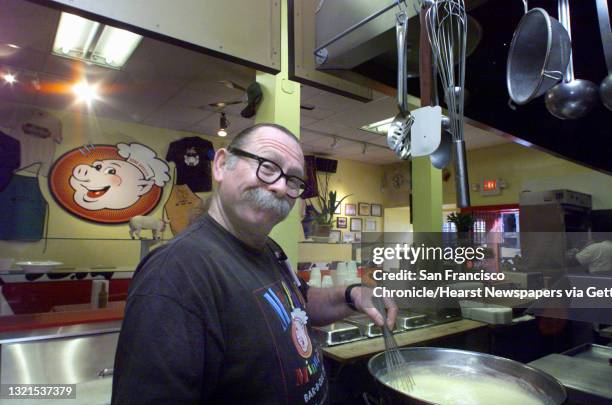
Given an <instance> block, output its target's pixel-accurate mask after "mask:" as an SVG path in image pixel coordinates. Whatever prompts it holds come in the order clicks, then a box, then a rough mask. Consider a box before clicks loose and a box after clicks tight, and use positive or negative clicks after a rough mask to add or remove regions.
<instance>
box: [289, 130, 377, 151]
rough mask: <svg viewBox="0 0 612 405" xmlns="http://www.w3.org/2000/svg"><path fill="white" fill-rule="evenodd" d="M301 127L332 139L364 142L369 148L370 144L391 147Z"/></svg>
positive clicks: (375, 146) (374, 146)
mask: <svg viewBox="0 0 612 405" xmlns="http://www.w3.org/2000/svg"><path fill="white" fill-rule="evenodd" d="M300 129H301V130H303V131H307V132H312V133H314V134H317V135H321V136H325V137H328V138H332V139H341V140H343V141H348V142H353V143H359V144H362V145H368V148H370V146H371V147H373V148H380V149H385V150H389V148H388V147H387V146H382V145H377V144H375V143H372V142H367V141H359V140H357V139H352V138H347V137H345V136H340V135H334V134H330V133H327V132H323V131H318V130H316V129H310V128H306V127H300ZM381 137H382V135H381Z"/></svg>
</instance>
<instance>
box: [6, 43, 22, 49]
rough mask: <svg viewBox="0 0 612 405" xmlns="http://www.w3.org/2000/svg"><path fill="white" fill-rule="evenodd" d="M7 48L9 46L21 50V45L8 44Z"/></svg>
mask: <svg viewBox="0 0 612 405" xmlns="http://www.w3.org/2000/svg"><path fill="white" fill-rule="evenodd" d="M6 46H8V47H9V48H13V49H20V48H21V47H20V46H19V45H15V44H6Z"/></svg>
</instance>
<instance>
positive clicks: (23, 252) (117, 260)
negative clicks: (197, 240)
mask: <svg viewBox="0 0 612 405" xmlns="http://www.w3.org/2000/svg"><path fill="white" fill-rule="evenodd" d="M9 105H10V104H6V103H0V107H5V106H9ZM49 113H50V114H52V115H54V116H56V117H58V118H60V119H61V121H62V134H63V138H64V139H63V141H62V143H61V144H59V145H56V149H55V158H56V159H57V158H58V157H59V156H61V155H62V154H64V153H65V152H67V151H69V150H72V149H74V148H77V147H79V146H81V145H83V144H84V143H85V142H87V141H89V142H91V143H94V144H115V143H119V142H140V143H142V144H144V145H147V146H148V147H150V148H151V149H153V150H154V151H155V152H156V153H157V155H158V157H161V158H162V159H165V156H166V152H167V150H168V145H169V144H170V143H171V142H173V141H175V140H178V139H181V138H183V137H191V136H201V135H200V134H195V133H192V132H184V131H172V130H167V129H162V128H156V127H150V126H145V125H139V124H134V123H126V122H121V121H115V120H110V119H106V118H98V117H93V116H90V115H80V114H76V113H71V112H59V111H49ZM201 137H202V138H204V139H208V140H209V141H211V142H212V143H213V145H214V147H215V149H217V148H219V147H221V146H222V145H223V141H222V140H221V139H220V138H218V137H209V136H201ZM168 163H169V166H170V173H173V172H174V163H172V162H168ZM39 185H40V190H41V192H42V194H43V197H44V198H45V200H46V201H47V203H48V204H49V215H48V238H49V240H48V241H47V249H46V251H44V241H41V242H0V257H13V258H15V259H17V260H42V259H44V260H57V261H61V262H63V263H64V265H65V266H67V267H77V268H79V267H92V266H101V267H105V266H115V267H129V268H131V269H133V268H134V266H135V265H136V264H137V263H138V261H139V258H140V243H139V242H138V241H132V240H126V239H129V234H128V231H129V227H128V225H127V224H121V225H107V224H96V223H92V222H88V221H85V220H82V219H80V218H77V217H76V216H73V215H71V214H69V213H68V212H67V211H65V210H64V209H62V208H61V207H60V206H59V205H58V204H57V203H56V202H55V200H54V199H53V197H52V196H51V194H50V192H49V187H48V184H47V178H46V177H42V176H39ZM213 187H214V186H213ZM171 189H172V180H171V181H170V182H168V183H166V185H165V187H164V190H163V195H162V198H161V200H160V202H159V204H158V205H157V208H156V209H155V210H154V211H153V212H151V213H150V214H149V215H151V216H154V217H157V218H161V217H162V211H163V207H164V204H165V202H166V200H167V198H168V196H169V194H170V191H171ZM209 194H210V193H198V195H199V196H200V197H201V198H206V196H207V195H209ZM142 236H143V237H146V238H150V231H143V234H142ZM171 237H172V233H171V231H170V229H169V227H167V228H166V231H165V232H164V234H163V238H164V239H170V238H171ZM75 239H76V240H75ZM92 239H112V240H97V241H96V240H92ZM116 239H123V240H116Z"/></svg>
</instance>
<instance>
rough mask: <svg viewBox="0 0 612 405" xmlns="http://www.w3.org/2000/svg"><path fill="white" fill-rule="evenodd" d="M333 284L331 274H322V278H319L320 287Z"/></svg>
mask: <svg viewBox="0 0 612 405" xmlns="http://www.w3.org/2000/svg"><path fill="white" fill-rule="evenodd" d="M333 285H334V281H333V280H332V278H331V276H323V279H322V280H321V287H323V288H327V287H333Z"/></svg>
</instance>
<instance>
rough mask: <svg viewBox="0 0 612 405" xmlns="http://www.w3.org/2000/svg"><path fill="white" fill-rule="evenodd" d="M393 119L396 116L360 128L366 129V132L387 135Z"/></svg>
mask: <svg viewBox="0 0 612 405" xmlns="http://www.w3.org/2000/svg"><path fill="white" fill-rule="evenodd" d="M393 119H394V117H391V118H387V119H384V120H382V121H377V122H373V123H371V124H368V125H364V126H362V127H361V128H359V129H361V130H362V131H366V132H372V133H374V134H379V135H387V131H388V130H389V127H390V126H391V122H393Z"/></svg>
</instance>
